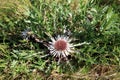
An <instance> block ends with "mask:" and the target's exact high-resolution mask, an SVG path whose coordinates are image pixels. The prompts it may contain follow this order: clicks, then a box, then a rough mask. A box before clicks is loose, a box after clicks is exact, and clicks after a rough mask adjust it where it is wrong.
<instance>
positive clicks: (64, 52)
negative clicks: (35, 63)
mask: <svg viewBox="0 0 120 80" xmlns="http://www.w3.org/2000/svg"><path fill="white" fill-rule="evenodd" d="M51 41H52V42H49V46H48V49H49V50H50V54H52V55H53V56H54V57H58V58H66V57H67V56H68V55H70V53H72V52H74V45H73V44H71V43H70V42H71V41H72V39H70V38H69V37H68V36H64V35H58V36H57V37H56V38H53V37H51Z"/></svg>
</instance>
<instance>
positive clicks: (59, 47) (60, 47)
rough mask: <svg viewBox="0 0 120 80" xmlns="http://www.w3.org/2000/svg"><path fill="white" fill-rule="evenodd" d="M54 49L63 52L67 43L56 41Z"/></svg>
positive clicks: (61, 40)
mask: <svg viewBox="0 0 120 80" xmlns="http://www.w3.org/2000/svg"><path fill="white" fill-rule="evenodd" d="M54 47H55V49H56V50H58V51H63V50H65V49H66V48H67V42H66V41H65V40H63V39H60V40H57V41H56V42H55V44H54Z"/></svg>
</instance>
